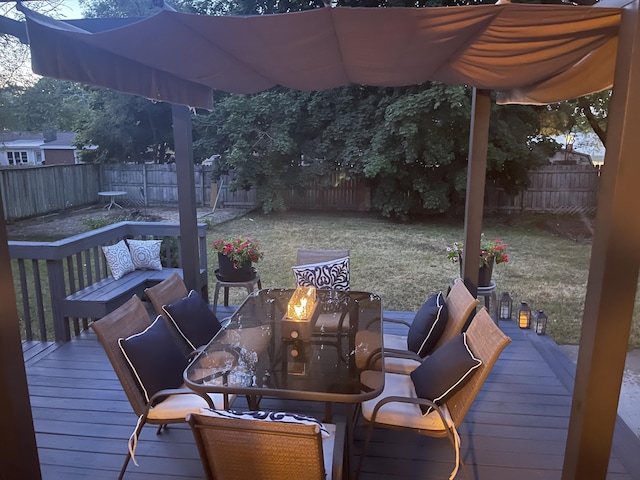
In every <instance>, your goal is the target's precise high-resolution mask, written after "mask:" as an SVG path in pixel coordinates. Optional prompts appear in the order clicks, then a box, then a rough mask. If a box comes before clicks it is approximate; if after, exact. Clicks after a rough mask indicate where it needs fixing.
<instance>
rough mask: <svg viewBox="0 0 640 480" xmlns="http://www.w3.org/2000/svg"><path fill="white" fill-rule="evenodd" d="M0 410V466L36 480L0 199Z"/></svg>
mask: <svg viewBox="0 0 640 480" xmlns="http://www.w3.org/2000/svg"><path fill="white" fill-rule="evenodd" d="M0 289H1V290H2V300H0V387H1V390H2V395H0V410H2V411H3V412H5V413H6V414H5V415H4V418H3V419H2V422H0V435H1V436H2V438H3V439H4V441H3V446H2V448H0V465H2V471H3V475H2V476H3V477H4V474H9V475H10V476H11V477H12V478H29V479H33V480H39V479H40V478H42V476H41V473H40V460H39V458H38V449H37V446H36V435H35V430H34V428H33V417H32V415H31V401H30V399H29V389H28V387H27V374H26V370H25V366H24V360H23V357H22V340H21V338H20V321H19V319H18V310H17V308H16V297H15V290H14V288H13V276H12V275H11V259H10V257H9V243H8V238H7V225H6V222H5V218H4V210H3V206H2V199H0Z"/></svg>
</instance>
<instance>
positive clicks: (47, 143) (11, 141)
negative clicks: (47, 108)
mask: <svg viewBox="0 0 640 480" xmlns="http://www.w3.org/2000/svg"><path fill="white" fill-rule="evenodd" d="M75 138H76V134H75V133H73V132H51V133H49V134H47V135H46V138H45V135H43V134H42V133H28V132H7V133H0V166H21V165H22V166H24V165H72V164H74V163H79V160H78V152H77V150H76V147H75V146H74V144H73V142H74V141H75Z"/></svg>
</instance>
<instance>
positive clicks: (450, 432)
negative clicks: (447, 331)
mask: <svg viewBox="0 0 640 480" xmlns="http://www.w3.org/2000/svg"><path fill="white" fill-rule="evenodd" d="M465 335H466V345H468V348H469V349H470V350H471V352H472V354H473V357H475V359H479V360H480V361H481V362H482V363H481V364H480V365H479V366H474V367H473V370H474V371H473V373H472V374H471V375H468V378H466V383H464V384H462V386H460V387H459V388H458V389H457V390H454V393H453V394H452V395H451V396H450V397H448V398H446V399H445V400H444V403H442V404H440V405H437V404H436V403H434V402H433V401H431V400H426V399H424V398H419V397H418V396H417V394H416V389H415V387H414V380H413V378H412V376H411V375H404V374H398V373H385V374H383V373H382V372H380V371H377V370H366V371H364V372H362V374H361V381H362V383H363V384H365V385H369V386H373V385H379V384H380V382H382V381H384V390H383V392H382V394H381V395H380V396H378V397H376V398H373V399H371V400H368V401H366V402H363V403H362V409H361V411H362V416H363V418H364V422H365V424H366V425H368V430H367V436H366V439H365V443H364V447H363V451H362V455H361V457H360V462H359V465H358V471H357V475H356V478H357V477H358V476H359V475H360V470H361V469H362V464H363V461H364V458H365V455H366V451H367V447H368V445H369V440H370V438H371V434H372V432H373V428H374V427H384V428H392V429H401V430H410V431H413V432H415V433H419V434H422V435H426V436H430V437H448V438H449V441H450V442H451V445H452V446H453V447H454V449H455V456H456V464H455V467H454V469H453V471H452V474H451V476H450V477H449V478H450V479H452V478H454V477H455V475H456V473H457V470H458V465H461V466H462V468H463V471H464V473H465V476H467V478H468V475H467V472H466V469H465V468H464V463H463V462H462V460H461V459H460V437H459V436H458V432H457V428H458V427H459V426H460V424H461V423H462V421H463V420H464V418H465V415H466V414H467V412H468V411H469V408H470V407H471V405H472V403H473V401H474V400H475V398H476V396H477V394H478V392H479V391H480V389H481V388H482V385H483V384H484V381H485V380H486V378H487V376H488V375H489V373H490V372H491V369H492V368H493V366H494V365H495V363H496V361H497V359H498V357H499V356H500V354H501V353H502V351H503V350H504V348H505V347H506V346H507V345H508V344H509V343H510V342H511V339H510V338H509V337H507V336H506V335H505V334H504V333H503V332H502V331H501V330H500V329H499V328H498V326H497V325H496V324H495V322H494V321H493V320H492V319H491V316H490V315H489V314H488V313H487V310H486V308H484V307H483V308H482V309H481V310H480V311H478V313H476V315H475V316H474V318H473V320H472V322H471V324H470V325H469V328H468V329H467V331H466V334H465ZM452 341H455V339H452ZM443 348H445V347H443ZM434 355H435V354H434ZM427 361H428V360H425V362H427ZM443 370H444V369H443ZM447 374H448V373H447ZM383 375H384V377H383ZM443 375H445V374H444V372H443ZM465 377H467V375H465ZM430 380H431V381H433V383H436V379H435V378H431V379H430ZM438 380H439V379H438ZM458 381H459V380H458ZM452 388H453V387H452ZM439 403H440V402H439ZM421 406H427V407H431V408H432V409H433V410H432V411H431V412H430V413H427V414H423V411H422V409H421Z"/></svg>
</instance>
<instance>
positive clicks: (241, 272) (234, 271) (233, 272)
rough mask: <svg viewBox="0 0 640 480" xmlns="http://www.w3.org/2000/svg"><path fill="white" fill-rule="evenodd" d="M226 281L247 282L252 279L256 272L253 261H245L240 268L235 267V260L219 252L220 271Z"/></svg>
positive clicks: (221, 276)
mask: <svg viewBox="0 0 640 480" xmlns="http://www.w3.org/2000/svg"><path fill="white" fill-rule="evenodd" d="M217 273H218V274H219V275H220V278H221V279H222V280H224V281H225V282H246V281H247V280H251V279H252V278H253V277H254V276H255V274H256V272H255V270H254V269H253V266H252V264H251V261H248V262H244V263H243V264H242V266H241V267H240V268H235V267H234V266H233V262H232V261H231V260H230V259H229V257H227V256H226V255H224V254H222V253H218V272H217Z"/></svg>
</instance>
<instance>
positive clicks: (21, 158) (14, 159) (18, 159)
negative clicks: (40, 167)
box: [7, 152, 29, 165]
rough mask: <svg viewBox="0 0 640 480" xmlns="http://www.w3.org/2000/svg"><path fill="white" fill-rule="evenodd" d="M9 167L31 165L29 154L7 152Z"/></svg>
mask: <svg viewBox="0 0 640 480" xmlns="http://www.w3.org/2000/svg"><path fill="white" fill-rule="evenodd" d="M7 160H9V165H24V164H26V163H29V160H28V158H27V152H7Z"/></svg>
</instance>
